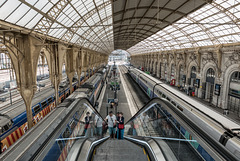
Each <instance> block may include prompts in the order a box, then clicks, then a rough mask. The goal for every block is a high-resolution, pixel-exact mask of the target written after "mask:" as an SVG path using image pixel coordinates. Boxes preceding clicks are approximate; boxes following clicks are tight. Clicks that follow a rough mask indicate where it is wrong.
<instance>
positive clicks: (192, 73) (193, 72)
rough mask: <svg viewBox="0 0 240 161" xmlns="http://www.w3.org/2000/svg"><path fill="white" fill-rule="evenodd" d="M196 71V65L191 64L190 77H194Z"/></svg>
mask: <svg viewBox="0 0 240 161" xmlns="http://www.w3.org/2000/svg"><path fill="white" fill-rule="evenodd" d="M196 71H197V69H196V67H195V66H192V68H191V76H190V77H191V78H196Z"/></svg>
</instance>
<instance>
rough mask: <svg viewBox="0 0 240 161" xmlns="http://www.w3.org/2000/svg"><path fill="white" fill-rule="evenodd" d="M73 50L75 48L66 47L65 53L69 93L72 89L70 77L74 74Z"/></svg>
mask: <svg viewBox="0 0 240 161" xmlns="http://www.w3.org/2000/svg"><path fill="white" fill-rule="evenodd" d="M74 50H77V49H73V48H71V49H68V50H67V55H66V72H67V76H68V79H69V85H70V87H69V88H70V94H71V93H72V91H73V89H72V79H73V77H74V74H75V71H74V60H73V56H74ZM75 52H76V51H75Z"/></svg>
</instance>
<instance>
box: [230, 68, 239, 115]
mask: <svg viewBox="0 0 240 161" xmlns="http://www.w3.org/2000/svg"><path fill="white" fill-rule="evenodd" d="M228 109H230V110H231V111H234V112H237V113H240V72H239V71H236V72H234V73H233V74H232V75H231V78H230V83H229V93H228Z"/></svg>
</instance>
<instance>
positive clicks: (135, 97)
mask: <svg viewBox="0 0 240 161" xmlns="http://www.w3.org/2000/svg"><path fill="white" fill-rule="evenodd" d="M118 67H119V70H120V72H121V73H122V75H123V79H124V80H125V82H126V84H127V87H128V89H129V91H130V94H131V96H132V98H131V99H132V100H133V103H134V105H135V107H137V109H138V110H140V109H141V108H142V107H143V106H144V105H145V103H146V102H147V101H148V100H149V99H147V100H146V98H145V99H143V98H142V96H141V97H139V96H140V95H144V97H145V93H143V92H142V91H141V89H138V90H137V92H138V93H136V88H140V87H138V86H137V87H135V88H134V86H133V83H134V82H132V83H130V81H133V80H131V79H130V78H129V76H128V69H127V68H126V67H125V66H118Z"/></svg>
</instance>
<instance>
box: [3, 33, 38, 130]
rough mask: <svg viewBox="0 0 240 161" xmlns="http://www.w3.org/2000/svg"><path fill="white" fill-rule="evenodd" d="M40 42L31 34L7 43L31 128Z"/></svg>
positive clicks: (14, 38)
mask: <svg viewBox="0 0 240 161" xmlns="http://www.w3.org/2000/svg"><path fill="white" fill-rule="evenodd" d="M40 43H41V42H40V41H39V40H38V39H35V38H34V37H31V36H29V35H21V36H20V37H15V36H14V37H13V38H12V39H11V41H9V42H7V43H6V46H8V47H9V48H8V49H9V50H8V52H9V56H10V58H11V60H12V63H13V66H14V69H15V75H16V81H17V89H18V91H19V92H20V94H21V96H22V98H23V100H24V103H25V106H26V112H27V122H28V128H29V129H30V128H31V127H32V126H33V116H32V98H33V96H34V93H35V91H36V90H37V85H36V77H37V64H38V58H39V55H40V51H41V46H40V45H36V44H40ZM10 49H11V50H10Z"/></svg>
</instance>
